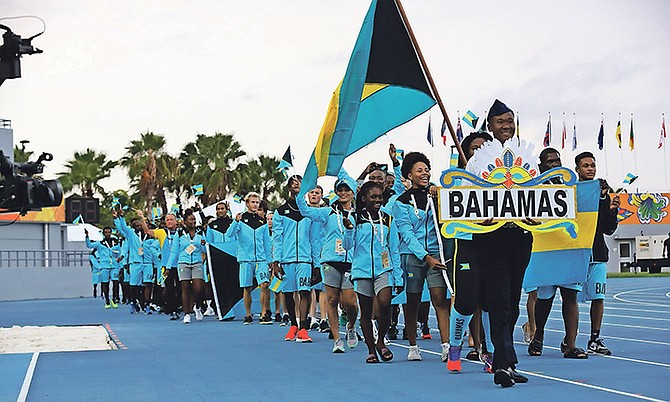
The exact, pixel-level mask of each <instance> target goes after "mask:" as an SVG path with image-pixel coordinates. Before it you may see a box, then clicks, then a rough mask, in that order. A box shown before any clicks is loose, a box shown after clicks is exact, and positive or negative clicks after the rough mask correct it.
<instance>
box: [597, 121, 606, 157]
mask: <svg viewBox="0 0 670 402" xmlns="http://www.w3.org/2000/svg"><path fill="white" fill-rule="evenodd" d="M604 146H605V122H604V119H603V118H601V119H600V131H598V149H599V150H601V151H602V150H603V147H604Z"/></svg>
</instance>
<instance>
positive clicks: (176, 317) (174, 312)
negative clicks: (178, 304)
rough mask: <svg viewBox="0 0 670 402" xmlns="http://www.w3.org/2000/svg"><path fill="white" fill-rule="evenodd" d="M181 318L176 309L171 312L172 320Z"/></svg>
mask: <svg viewBox="0 0 670 402" xmlns="http://www.w3.org/2000/svg"><path fill="white" fill-rule="evenodd" d="M178 319H179V313H178V312H176V311H173V312H172V313H170V321H177V320H178Z"/></svg>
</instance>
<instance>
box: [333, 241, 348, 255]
mask: <svg viewBox="0 0 670 402" xmlns="http://www.w3.org/2000/svg"><path fill="white" fill-rule="evenodd" d="M346 253H347V252H346V250H345V249H344V247H342V239H336V240H335V254H337V255H344V254H346Z"/></svg>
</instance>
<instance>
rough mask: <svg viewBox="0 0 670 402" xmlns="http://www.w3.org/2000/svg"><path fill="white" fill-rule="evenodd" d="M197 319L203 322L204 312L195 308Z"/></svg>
mask: <svg viewBox="0 0 670 402" xmlns="http://www.w3.org/2000/svg"><path fill="white" fill-rule="evenodd" d="M195 319H196V320H198V321H202V310H200V307H196V308H195Z"/></svg>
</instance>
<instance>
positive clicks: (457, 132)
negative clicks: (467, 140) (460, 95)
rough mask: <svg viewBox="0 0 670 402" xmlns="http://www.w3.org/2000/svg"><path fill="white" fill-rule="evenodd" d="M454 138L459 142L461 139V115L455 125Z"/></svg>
mask: <svg viewBox="0 0 670 402" xmlns="http://www.w3.org/2000/svg"><path fill="white" fill-rule="evenodd" d="M456 139H457V140H458V142H459V143H460V142H461V141H463V128H462V127H461V117H460V116H459V117H458V123H457V125H456Z"/></svg>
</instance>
